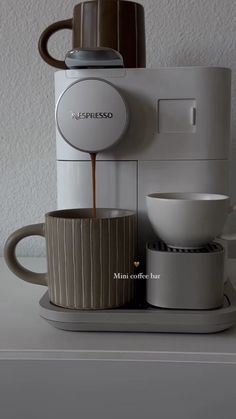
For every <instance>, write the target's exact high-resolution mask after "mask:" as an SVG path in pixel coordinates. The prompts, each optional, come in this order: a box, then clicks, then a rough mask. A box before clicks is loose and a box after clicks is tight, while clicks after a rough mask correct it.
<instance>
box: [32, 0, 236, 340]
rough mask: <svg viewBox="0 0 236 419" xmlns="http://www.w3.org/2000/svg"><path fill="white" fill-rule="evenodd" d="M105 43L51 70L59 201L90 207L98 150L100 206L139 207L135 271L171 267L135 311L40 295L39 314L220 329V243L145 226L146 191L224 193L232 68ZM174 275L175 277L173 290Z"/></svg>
mask: <svg viewBox="0 0 236 419" xmlns="http://www.w3.org/2000/svg"><path fill="white" fill-rule="evenodd" d="M86 3H88V2H86ZM91 3H94V2H91ZM96 3H98V7H99V4H106V5H107V3H108V2H106V1H103V2H101V3H99V2H96ZM114 3H115V2H114V1H113V4H114ZM128 3H129V2H128ZM108 19H109V17H108ZM136 41H137V39H136ZM110 47H111V45H105V44H104V45H99V47H95V46H94V45H93V44H91V45H89V46H87V47H86V48H85V47H84V45H83V48H74V49H73V50H72V51H70V52H69V53H68V54H67V56H66V59H65V65H66V67H67V69H65V70H60V71H57V72H56V73H55V119H56V142H57V196H58V208H60V209H62V208H89V207H92V193H91V162H90V156H89V153H96V154H97V207H104V206H105V207H107V208H120V209H124V208H125V209H131V210H134V211H135V212H136V213H137V254H138V271H139V272H143V273H147V272H149V271H150V270H152V271H158V272H159V271H160V272H159V274H160V276H162V277H163V272H165V271H166V267H167V266H170V265H171V266H172V269H171V270H169V271H168V272H170V275H169V276H168V278H167V280H166V281H165V282H163V281H162V282H159V283H158V298H157V299H154V298H152V295H154V293H155V295H156V290H154V288H153V294H152V286H149V287H148V295H147V299H148V302H149V303H151V304H153V305H154V306H155V308H151V306H147V305H146V303H145V293H144V287H143V284H142V285H141V286H140V290H141V294H142V293H143V294H142V296H141V299H140V290H139V298H138V305H137V306H136V307H134V308H132V309H118V310H110V311H109V313H108V312H106V311H100V312H97V313H94V312H86V313H83V312H76V311H69V310H63V309H60V308H57V307H53V306H52V305H50V302H49V300H48V297H47V295H46V296H44V297H43V299H42V300H41V302H40V305H41V315H42V316H43V317H44V318H46V319H47V320H48V321H49V322H51V323H52V324H54V325H55V326H56V327H59V328H63V329H69V330H114V331H115V330H120V331H167V332H215V331H219V330H223V329H225V328H227V327H230V326H231V325H232V324H234V322H235V320H236V317H235V312H236V307H235V301H236V300H235V295H234V291H233V288H232V286H231V284H230V283H228V282H227V283H226V284H225V298H224V301H223V300H222V304H221V305H220V306H219V300H217V298H218V297H217V292H216V293H215V292H214V291H213V292H212V295H213V299H212V298H211V297H210V294H211V292H209V284H212V285H211V286H214V281H213V282H212V278H213V277H212V275H214V272H215V273H216V268H214V267H216V266H217V267H219V269H218V271H217V272H218V275H225V267H224V261H225V250H224V247H223V246H222V245H221V244H220V243H217V242H214V243H211V244H209V245H207V246H205V247H204V248H202V249H201V251H198V250H196V251H194V250H192V251H189V252H188V251H185V252H182V251H181V250H179V251H174V250H173V249H170V248H169V247H168V246H166V245H165V243H163V242H161V241H159V240H158V238H157V236H156V234H155V233H154V230H153V229H152V226H151V224H150V221H149V219H148V216H147V209H146V196H147V195H148V194H150V193H153V192H157V191H158V192H186V191H188V192H197V193H199V192H201V193H204V192H206V193H217V194H227V193H228V158H229V142H230V104H231V71H230V70H229V69H226V68H220V67H181V68H180V67H176V68H158V69H146V68H138V66H137V67H136V68H127V67H126V66H125V63H124V60H123V57H122V54H121V53H120V52H118V51H115V49H117V50H119V48H115V49H111V48H110ZM112 47H114V45H112ZM133 47H134V48H135V45H133ZM136 48H137V43H136ZM119 51H120V50H119ZM136 55H137V54H136ZM196 266H201V269H200V271H199V275H200V276H201V279H200V280H199V281H198V280H197V277H196V275H191V272H193V270H194V268H195V267H196ZM175 272H178V273H177V275H176V277H178V278H181V281H180V283H179V284H180V286H179V287H177V288H178V290H179V289H180V292H179V291H178V293H176V281H175ZM209 272H210V275H209ZM164 276H165V275H164ZM225 279H227V278H226V276H225ZM191 281H193V283H192V284H193V286H191ZM197 281H198V282H197ZM174 283H175V286H174V287H173V286H172V285H173V284H174ZM153 284H154V283H153ZM196 284H197V285H196ZM204 284H205V285H204ZM153 286H154V287H156V286H157V285H156V284H155V285H153ZM171 287H172V292H171ZM204 287H205V289H204ZM167 290H168V292H167ZM205 291H206V292H205ZM171 293H172V294H171ZM206 294H207V295H208V297H209V298H208V299H207V298H206V299H205V295H206ZM214 295H215V300H214ZM157 307H162V308H157ZM163 307H164V308H165V309H163Z"/></svg>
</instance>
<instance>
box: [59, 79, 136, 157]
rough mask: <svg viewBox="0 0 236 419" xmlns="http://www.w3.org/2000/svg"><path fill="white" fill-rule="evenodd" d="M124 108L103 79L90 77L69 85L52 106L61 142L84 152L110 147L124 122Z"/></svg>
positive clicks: (96, 151)
mask: <svg viewBox="0 0 236 419" xmlns="http://www.w3.org/2000/svg"><path fill="white" fill-rule="evenodd" d="M128 119H129V115H128V108H127V105H126V103H125V100H124V98H123V97H122V95H121V94H120V92H119V91H118V90H117V89H116V88H115V87H114V86H113V85H112V84H110V83H108V82H107V81H104V80H101V79H96V78H90V79H83V80H80V81H78V82H75V83H73V84H72V85H70V86H69V87H68V88H67V90H65V91H64V92H63V94H62V95H61V97H60V98H59V100H58V103H57V105H56V124H57V127H58V130H59V132H60V134H61V135H62V137H63V138H64V140H65V141H67V142H68V143H69V144H70V145H71V146H72V147H74V148H76V149H78V150H80V151H85V152H88V153H98V152H100V151H102V150H105V149H107V148H109V147H111V146H113V145H114V144H115V143H116V142H117V141H119V139H120V138H121V137H122V136H123V134H124V133H125V131H126V128H127V125H128Z"/></svg>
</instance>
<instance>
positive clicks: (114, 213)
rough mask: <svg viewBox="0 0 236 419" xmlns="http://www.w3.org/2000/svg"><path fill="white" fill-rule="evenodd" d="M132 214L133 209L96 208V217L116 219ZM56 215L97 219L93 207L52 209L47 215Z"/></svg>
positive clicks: (60, 217) (74, 218) (58, 216)
mask: <svg viewBox="0 0 236 419" xmlns="http://www.w3.org/2000/svg"><path fill="white" fill-rule="evenodd" d="M131 214H134V213H133V212H132V211H129V210H120V209H104V208H97V209H96V219H98V220H99V219H114V218H121V217H128V216H130V215H131ZM47 216H48V217H54V218H59V219H70V220H80V219H81V220H86V219H88V220H90V219H93V220H96V219H95V218H94V215H93V209H92V208H78V209H77V208H76V209H66V210H58V211H52V212H49V213H48V214H46V217H47Z"/></svg>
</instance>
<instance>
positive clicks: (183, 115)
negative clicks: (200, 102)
mask: <svg viewBox="0 0 236 419" xmlns="http://www.w3.org/2000/svg"><path fill="white" fill-rule="evenodd" d="M196 122H197V107H196V100H195V99H160V100H159V101H158V132H159V133H173V134H174V133H195V132H196V128H197V127H196Z"/></svg>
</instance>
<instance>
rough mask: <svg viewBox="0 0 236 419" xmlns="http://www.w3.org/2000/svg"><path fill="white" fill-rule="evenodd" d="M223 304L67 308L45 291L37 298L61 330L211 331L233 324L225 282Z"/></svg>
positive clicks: (235, 313)
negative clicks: (184, 307) (207, 307)
mask: <svg viewBox="0 0 236 419" xmlns="http://www.w3.org/2000/svg"><path fill="white" fill-rule="evenodd" d="M224 294H225V299H224V305H223V307H221V308H218V309H215V310H169V309H161V308H153V307H150V306H148V307H145V308H143V309H132V308H130V309H127V308H126V309H112V310H68V309H63V308H61V307H58V306H55V305H53V304H51V303H50V300H49V295H48V293H46V294H44V296H43V297H42V298H41V300H40V302H39V307H40V316H41V317H42V318H44V319H45V320H46V321H47V322H48V323H50V324H51V325H53V326H54V327H56V328H58V329H62V330H70V331H81V332H82V331H83V332H86V331H87V332H99V331H100V332H152V333H157V332H165V333H215V332H220V331H223V330H226V329H229V328H230V327H232V326H234V325H235V324H236V292H235V290H234V288H233V286H232V284H231V282H230V281H228V282H226V284H225V291H224Z"/></svg>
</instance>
